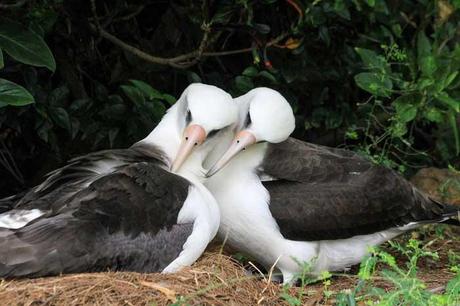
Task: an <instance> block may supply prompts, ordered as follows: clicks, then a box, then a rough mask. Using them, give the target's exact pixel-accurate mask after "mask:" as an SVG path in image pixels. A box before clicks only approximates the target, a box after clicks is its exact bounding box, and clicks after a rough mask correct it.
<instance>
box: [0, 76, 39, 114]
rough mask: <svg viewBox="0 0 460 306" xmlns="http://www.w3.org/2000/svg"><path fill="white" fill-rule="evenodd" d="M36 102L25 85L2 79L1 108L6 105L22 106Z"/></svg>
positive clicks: (0, 84)
mask: <svg viewBox="0 0 460 306" xmlns="http://www.w3.org/2000/svg"><path fill="white" fill-rule="evenodd" d="M34 102H35V101H34V97H32V95H31V94H30V93H29V92H28V91H27V90H26V89H25V88H24V87H22V86H19V85H18V84H15V83H13V82H10V81H8V80H5V79H0V108H1V107H4V106H6V105H14V106H21V105H27V104H30V103H34Z"/></svg>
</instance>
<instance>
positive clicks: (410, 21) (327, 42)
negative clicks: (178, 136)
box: [0, 0, 460, 195]
mask: <svg viewBox="0 0 460 306" xmlns="http://www.w3.org/2000/svg"><path fill="white" fill-rule="evenodd" d="M457 2H458V1H453V0H452V1H447V0H439V1H425V0H424V1H415V0H405V1H400V2H398V1H397V2H395V1H388V0H385V1H370V0H369V1H367V0H366V1H363V0H362V1H361V0H360V1H356V0H340V1H339V0H323V1H300V0H292V1H282V0H265V1H224V2H222V1H220V2H219V1H217V2H215V1H191V0H184V1H169V2H161V3H160V2H158V3H157V2H154V3H153V2H152V3H140V2H136V1H134V2H133V1H108V0H101V1H96V12H95V13H96V14H97V15H98V19H97V20H98V23H99V24H100V25H101V26H102V27H103V29H104V30H106V31H107V32H109V33H110V34H111V35H113V36H114V37H116V38H118V39H119V40H120V41H122V42H124V43H125V44H128V45H131V46H133V47H136V48H137V49H139V50H142V51H144V52H145V53H150V54H151V55H153V56H155V57H164V58H172V59H174V58H177V57H181V56H183V55H187V54H190V53H193V54H195V55H197V54H198V55H201V56H198V57H197V58H193V57H192V58H189V59H187V60H184V61H183V62H180V64H186V65H185V66H184V67H183V69H180V68H176V67H172V66H169V65H160V64H158V63H152V62H148V61H145V60H143V59H141V58H139V57H138V56H137V55H136V54H135V53H133V52H130V51H128V49H123V48H120V47H119V46H117V45H114V44H113V43H112V42H111V41H109V40H107V39H105V38H104V37H101V36H100V35H99V34H98V32H97V31H94V27H92V26H94V25H95V20H96V19H95V18H94V16H93V12H92V10H91V6H90V5H89V2H85V4H82V3H81V1H76V0H70V1H62V0H44V1H27V2H26V3H25V4H24V5H23V6H22V7H17V8H12V9H6V10H2V17H1V21H0V69H1V70H0V78H1V79H4V80H8V81H9V82H13V83H14V84H20V86H21V87H22V88H24V89H20V87H15V88H16V91H17V92H18V93H19V92H21V95H20V96H21V97H22V98H21V99H22V100H20V101H19V100H16V101H14V103H8V104H10V105H24V104H26V103H29V102H30V101H31V100H30V97H29V96H28V95H27V93H25V92H24V90H27V91H28V92H29V93H30V95H31V96H32V97H33V101H35V103H32V104H30V105H28V106H21V107H8V106H6V107H5V104H7V103H5V102H4V101H0V103H1V106H3V107H2V108H0V134H1V135H7V136H5V137H6V138H5V140H6V145H7V147H8V148H10V150H12V151H13V153H14V154H13V156H15V157H16V158H18V164H19V165H24V167H29V168H30V167H31V164H32V163H31V162H29V163H27V162H25V161H26V160H29V161H32V160H35V159H36V158H38V157H39V156H48V157H49V158H50V159H53V161H49V163H50V164H51V163H55V162H56V161H63V160H66V159H68V158H70V157H72V156H74V155H77V154H79V153H82V152H88V151H91V150H95V149H102V148H106V147H111V146H114V147H126V146H129V145H131V144H132V143H133V142H135V141H137V140H139V139H140V137H143V136H145V135H146V133H148V131H149V130H151V129H153V128H154V126H155V124H156V123H157V122H158V120H159V117H160V116H161V115H162V114H163V113H164V111H165V109H166V108H168V106H169V105H171V104H172V103H173V102H174V98H173V97H178V96H179V95H180V93H181V92H182V90H183V89H184V88H185V87H186V86H187V85H188V84H189V83H191V82H205V83H210V84H214V85H217V86H220V87H222V88H224V89H226V90H227V91H229V92H230V93H231V94H232V95H234V96H237V95H240V94H243V93H245V92H246V91H248V90H250V89H252V88H254V87H257V86H267V87H271V88H274V89H276V90H279V91H280V92H281V93H282V94H283V95H284V96H285V97H286V98H287V100H288V101H289V102H290V104H291V105H292V107H293V109H294V111H295V115H296V121H297V124H296V126H297V129H296V130H295V132H294V136H295V137H297V138H300V139H304V140H307V141H310V142H315V143H320V144H325V145H330V146H339V145H341V146H346V147H347V148H349V149H353V150H356V151H359V152H361V153H362V154H364V155H366V156H368V157H369V158H371V159H372V160H373V161H374V162H376V163H380V164H384V165H386V166H388V167H392V168H395V169H398V170H399V171H402V172H404V171H407V172H408V174H410V172H411V171H413V169H416V168H418V167H420V166H426V165H435V166H440V167H445V166H447V165H448V164H452V165H454V166H458V163H459V162H460V159H459V153H460V136H459V131H458V128H459V120H460V118H459V108H460V105H459V103H460V89H459V87H460V76H459V73H458V72H459V68H460V47H459V44H458V41H459V40H458V39H459V32H458V31H457V29H458V27H459V22H460V13H459V10H458V3H457ZM18 22H19V23H20V24H19V23H18ZM207 30H209V32H206V33H207V38H206V39H205V41H203V38H204V37H205V36H206V35H204V33H205V31H207ZM45 42H46V43H45ZM228 51H230V52H228ZM221 52H224V53H221ZM56 63H57V64H56ZM2 66H4V67H3V69H2ZM54 71H55V72H54ZM53 72H54V73H53ZM132 79H134V80H142V82H143V83H140V82H137V81H130V80H132ZM102 84H103V85H102ZM146 84H149V85H151V86H152V87H150V88H149V87H146V86H145V85H146ZM11 86H12V85H11ZM18 86H19V85H18ZM152 88H154V89H152ZM164 93H168V94H164ZM60 95H62V97H60ZM24 97H27V99H23V98H24ZM136 119H138V120H136ZM5 131H8V133H6V132H5ZM26 131H27V132H26ZM69 137H70V139H72V140H73V141H72V142H70V141H69ZM26 143H27V144H28V145H29V146H30V147H31V148H32V149H30V150H26V145H25V144H26ZM13 144H14V145H13ZM21 144H22V145H21ZM16 153H17V154H16ZM33 164H34V165H35V164H47V163H45V162H43V163H33ZM29 168H28V169H29ZM48 170H49V169H48ZM1 171H2V170H1V169H0V172H1ZM29 171H30V173H29V175H27V176H26V179H27V180H30V179H31V176H32V175H34V173H35V172H37V171H39V169H38V166H33V167H32V168H31V170H27V172H29ZM11 188H13V187H4V188H0V190H4V192H5V193H6V194H8V193H10V192H9V191H8V190H11ZM14 188H17V189H21V188H20V187H19V186H14ZM6 194H5V195H6Z"/></svg>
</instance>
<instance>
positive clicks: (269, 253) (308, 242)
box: [205, 88, 460, 283]
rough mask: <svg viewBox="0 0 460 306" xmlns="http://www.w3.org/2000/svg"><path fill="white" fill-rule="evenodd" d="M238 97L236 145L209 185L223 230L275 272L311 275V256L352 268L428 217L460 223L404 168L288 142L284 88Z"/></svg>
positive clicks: (289, 116)
mask: <svg viewBox="0 0 460 306" xmlns="http://www.w3.org/2000/svg"><path fill="white" fill-rule="evenodd" d="M235 103H236V104H237V105H238V108H239V120H238V123H237V125H236V136H235V138H234V139H233V140H231V139H230V140H229V139H226V140H225V139H222V141H223V142H227V143H229V142H230V147H229V148H228V150H227V151H226V152H225V153H224V154H223V156H222V158H221V159H220V160H219V161H218V162H217V163H216V164H215V165H214V166H213V167H212V168H211V169H210V170H209V172H208V176H211V175H213V176H211V177H209V178H208V180H207V181H206V183H205V185H206V187H208V189H209V190H210V191H211V192H212V194H213V195H214V197H215V198H216V200H217V202H218V204H219V207H220V210H221V224H220V228H219V236H220V237H221V238H222V239H223V240H225V241H226V242H227V243H228V244H229V245H230V246H232V247H233V248H235V249H237V250H239V251H241V252H245V253H247V254H249V255H250V256H252V257H253V258H255V259H256V260H257V261H259V262H260V263H261V264H263V265H264V266H265V267H266V268H267V270H268V269H269V268H270V267H272V266H273V265H276V270H277V271H280V272H281V273H282V276H283V279H284V282H285V283H289V282H292V281H293V280H295V277H296V275H298V274H299V273H301V272H302V266H301V263H311V264H312V271H311V272H312V273H313V274H316V273H319V272H321V271H325V270H328V271H337V270H343V269H344V268H347V267H349V266H351V265H353V264H357V263H359V262H360V261H361V260H362V258H363V257H364V256H365V255H366V254H367V252H368V247H369V246H375V245H378V244H381V243H383V242H385V241H387V240H389V239H391V238H393V237H395V236H397V235H399V234H401V233H403V232H405V231H407V230H409V229H413V228H415V227H417V226H418V225H419V224H423V223H436V222H447V223H449V222H450V223H453V224H456V225H460V224H459V221H458V220H455V218H458V214H459V209H458V208H455V207H453V206H450V205H447V204H442V203H438V202H436V201H434V200H432V199H430V198H428V197H427V196H425V195H424V194H422V193H421V192H420V191H418V190H417V189H416V188H415V187H413V186H412V185H411V184H410V183H409V182H407V181H406V180H405V179H404V178H402V177H401V176H400V175H398V174H397V173H395V172H394V171H392V170H390V169H387V168H384V167H381V166H376V165H374V164H372V163H371V162H369V161H368V160H366V159H364V158H362V157H360V156H359V155H357V154H355V153H353V152H350V151H346V150H340V149H333V148H328V147H323V146H317V145H313V144H309V143H306V142H302V141H299V140H295V139H293V138H289V139H288V136H289V135H290V134H291V132H292V131H293V130H294V115H293V112H292V109H291V107H290V105H289V104H288V102H287V101H286V100H285V99H284V98H283V97H282V96H281V95H280V94H279V93H278V92H276V91H274V90H271V89H268V88H257V89H254V90H251V91H250V92H248V93H247V94H245V95H243V96H241V97H239V98H236V99H235ZM220 169H221V170H220ZM219 170H220V171H219ZM218 171H219V172H218ZM299 263H300V264H299Z"/></svg>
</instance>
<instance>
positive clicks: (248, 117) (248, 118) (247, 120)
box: [244, 113, 252, 127]
mask: <svg viewBox="0 0 460 306" xmlns="http://www.w3.org/2000/svg"><path fill="white" fill-rule="evenodd" d="M251 123H252V120H251V114H250V113H248V115H247V116H246V121H245V122H244V127H248V126H249V125H250V124H251Z"/></svg>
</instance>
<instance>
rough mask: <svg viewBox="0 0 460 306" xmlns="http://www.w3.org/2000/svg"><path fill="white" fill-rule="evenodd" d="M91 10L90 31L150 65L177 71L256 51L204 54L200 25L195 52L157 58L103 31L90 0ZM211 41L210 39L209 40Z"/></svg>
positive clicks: (206, 37)
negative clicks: (204, 61) (212, 59)
mask: <svg viewBox="0 0 460 306" xmlns="http://www.w3.org/2000/svg"><path fill="white" fill-rule="evenodd" d="M91 9H92V12H93V15H94V16H93V17H94V20H95V24H91V23H90V27H91V29H92V30H93V31H94V32H96V33H98V34H99V35H100V36H101V37H102V38H105V39H107V40H108V41H110V42H111V43H113V44H114V45H116V46H118V47H120V48H121V49H123V50H125V51H127V52H129V53H131V54H134V55H135V56H137V57H139V58H141V59H143V60H145V61H147V62H150V63H154V64H159V65H167V66H171V67H174V68H179V69H187V68H189V67H191V66H193V65H195V64H196V63H197V62H198V61H199V60H200V59H201V58H203V57H215V56H225V55H233V54H240V53H247V52H251V51H252V50H254V49H256V48H257V46H252V47H249V48H243V49H238V50H229V51H220V52H206V51H205V50H206V48H207V47H208V42H209V33H210V32H211V28H210V27H209V25H208V24H203V25H202V28H203V32H204V33H203V38H202V39H201V42H200V45H199V46H198V49H196V50H195V51H192V52H189V53H185V54H182V55H178V56H175V57H169V58H165V57H158V56H154V55H151V54H149V53H147V52H144V51H142V50H140V49H138V48H136V47H134V46H131V45H129V44H127V43H125V42H124V41H122V40H121V39H119V38H118V37H116V36H114V35H112V34H110V33H109V32H107V31H106V30H104V29H103V28H102V27H101V25H100V23H99V19H98V17H97V14H96V5H95V0H91ZM286 35H287V34H286V33H283V34H281V35H279V36H278V37H276V38H274V39H273V40H271V41H269V42H268V43H267V44H266V47H272V46H274V45H276V44H277V43H278V42H280V41H281V40H283V39H284V38H285V37H286ZM211 41H212V39H211Z"/></svg>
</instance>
